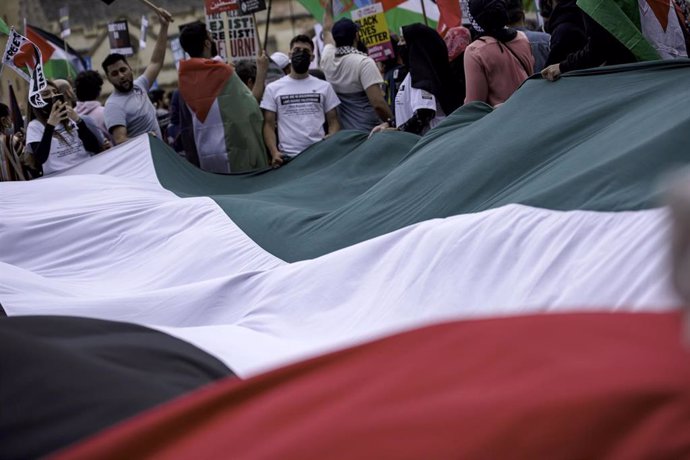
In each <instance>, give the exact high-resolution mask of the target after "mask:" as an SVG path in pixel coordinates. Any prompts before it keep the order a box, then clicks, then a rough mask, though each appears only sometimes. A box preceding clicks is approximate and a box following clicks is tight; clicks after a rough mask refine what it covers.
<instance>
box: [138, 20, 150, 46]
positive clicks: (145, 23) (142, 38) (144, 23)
mask: <svg viewBox="0 0 690 460" xmlns="http://www.w3.org/2000/svg"><path fill="white" fill-rule="evenodd" d="M148 29H149V18H147V17H146V15H143V16H142V17H141V32H140V33H139V48H142V49H143V48H146V34H147V33H148Z"/></svg>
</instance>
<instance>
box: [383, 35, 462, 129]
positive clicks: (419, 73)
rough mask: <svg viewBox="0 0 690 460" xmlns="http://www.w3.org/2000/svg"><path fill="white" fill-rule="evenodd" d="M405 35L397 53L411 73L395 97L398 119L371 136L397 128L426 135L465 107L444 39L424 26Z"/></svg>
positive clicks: (387, 123)
mask: <svg viewBox="0 0 690 460" xmlns="http://www.w3.org/2000/svg"><path fill="white" fill-rule="evenodd" d="M402 32H403V35H402V37H401V41H400V42H399V43H398V51H399V52H400V53H401V55H402V59H403V62H404V64H405V66H406V67H407V68H408V69H409V73H408V74H407V76H406V77H405V79H404V80H403V81H402V83H401V84H400V87H399V88H398V92H397V94H396V96H395V120H393V121H387V122H384V123H382V124H380V125H378V126H377V127H376V128H374V129H373V130H372V133H374V132H379V131H383V130H386V129H389V128H396V129H398V130H400V131H406V132H411V133H414V134H424V133H426V132H427V131H428V130H429V129H431V128H433V127H435V126H436V125H438V124H439V123H440V122H441V121H442V120H443V119H444V118H445V117H446V115H449V114H450V113H451V112H453V111H454V110H455V109H457V108H458V107H459V106H460V105H461V104H462V99H461V96H460V91H459V88H458V83H457V82H456V81H454V80H453V76H452V75H453V74H452V72H451V69H450V64H449V62H448V47H447V46H446V43H445V42H444V41H443V39H442V38H441V36H440V35H439V34H438V33H437V32H436V31H435V30H434V29H432V28H430V27H427V26H425V25H424V24H412V25H409V26H405V27H403V29H402Z"/></svg>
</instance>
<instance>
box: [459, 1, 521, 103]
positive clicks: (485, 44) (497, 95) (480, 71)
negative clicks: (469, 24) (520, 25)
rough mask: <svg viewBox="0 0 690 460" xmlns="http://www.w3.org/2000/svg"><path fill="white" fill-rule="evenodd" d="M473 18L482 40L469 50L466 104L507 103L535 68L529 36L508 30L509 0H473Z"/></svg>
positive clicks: (466, 58) (466, 75) (472, 44)
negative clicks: (507, 5) (478, 102)
mask: <svg viewBox="0 0 690 460" xmlns="http://www.w3.org/2000/svg"><path fill="white" fill-rule="evenodd" d="M469 10H470V15H471V16H472V18H473V19H474V21H475V23H476V25H477V26H478V29H479V37H478V38H477V39H476V40H475V41H474V42H472V43H470V45H469V46H468V47H467V49H466V50H465V89H466V96H465V103H468V102H472V101H482V102H486V103H487V104H489V105H491V106H496V105H498V104H501V103H503V102H505V101H506V100H507V99H508V98H509V97H510V95H511V94H513V92H515V90H516V89H518V87H519V86H520V85H521V84H522V82H523V81H525V79H527V77H529V76H530V75H531V74H532V71H533V69H534V57H533V56H532V50H531V47H530V43H529V40H528V39H527V36H526V35H525V34H524V33H523V32H520V31H517V30H515V29H512V28H508V27H506V24H508V10H507V8H506V3H505V0H471V1H470V3H469Z"/></svg>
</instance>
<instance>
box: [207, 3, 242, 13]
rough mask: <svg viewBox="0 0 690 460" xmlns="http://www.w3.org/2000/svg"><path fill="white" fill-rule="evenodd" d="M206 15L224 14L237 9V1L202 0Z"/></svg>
mask: <svg viewBox="0 0 690 460" xmlns="http://www.w3.org/2000/svg"><path fill="white" fill-rule="evenodd" d="M204 5H205V6H206V15H210V14H218V13H225V12H226V11H234V10H236V9H239V7H240V5H239V2H238V0H204Z"/></svg>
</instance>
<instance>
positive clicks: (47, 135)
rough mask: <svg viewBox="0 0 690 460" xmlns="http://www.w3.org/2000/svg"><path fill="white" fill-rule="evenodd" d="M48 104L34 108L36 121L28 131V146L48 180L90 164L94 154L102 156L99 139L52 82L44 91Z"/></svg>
mask: <svg viewBox="0 0 690 460" xmlns="http://www.w3.org/2000/svg"><path fill="white" fill-rule="evenodd" d="M41 97H42V98H43V100H44V101H45V102H46V103H47V104H46V105H45V106H44V107H40V108H37V107H32V111H31V114H32V116H33V119H32V120H31V121H30V122H29V125H28V127H27V129H26V143H27V144H28V145H29V147H30V149H31V153H32V156H33V160H34V164H35V165H36V166H42V167H43V175H44V176H47V175H50V174H53V173H56V172H60V171H63V170H65V169H68V168H70V167H72V166H75V165H77V164H79V163H81V162H83V161H85V160H87V159H88V158H89V157H90V156H91V154H90V153H89V152H92V153H94V154H95V153H99V152H101V150H102V148H101V144H100V142H99V141H98V138H97V137H96V136H95V135H94V133H93V132H91V130H90V129H89V128H88V126H87V125H86V123H85V122H84V120H83V119H82V118H81V117H80V116H79V115H78V114H77V112H76V111H75V110H74V108H73V107H72V106H71V105H70V104H69V103H67V102H65V98H64V96H63V94H62V93H60V92H59V90H58V87H57V85H55V83H53V82H52V81H48V85H47V86H46V88H45V89H44V90H43V91H41Z"/></svg>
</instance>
